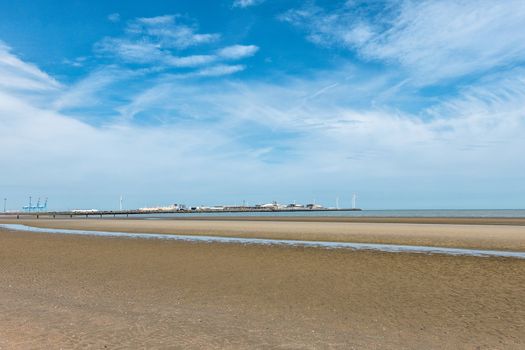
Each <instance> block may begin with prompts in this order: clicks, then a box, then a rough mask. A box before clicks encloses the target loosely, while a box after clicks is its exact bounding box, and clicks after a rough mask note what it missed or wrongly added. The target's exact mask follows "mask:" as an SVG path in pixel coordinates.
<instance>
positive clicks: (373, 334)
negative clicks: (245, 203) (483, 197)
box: [0, 219, 525, 349]
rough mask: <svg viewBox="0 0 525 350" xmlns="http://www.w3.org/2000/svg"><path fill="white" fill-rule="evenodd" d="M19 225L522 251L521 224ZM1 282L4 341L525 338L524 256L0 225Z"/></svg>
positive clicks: (303, 342) (300, 344)
mask: <svg viewBox="0 0 525 350" xmlns="http://www.w3.org/2000/svg"><path fill="white" fill-rule="evenodd" d="M15 221H16V220H15ZM18 223H23V224H27V225H36V226H40V227H55V228H58V227H60V228H72V229H90V230H91V229H97V230H115V231H116V230H119V231H128V232H151V233H153V232H161V233H186V234H188V233H192V234H217V235H234V236H243V235H245V236H250V237H255V236H257V237H260V236H264V235H266V236H270V237H280V238H301V239H319V238H322V239H325V240H332V239H339V240H345V241H354V240H358V239H363V240H365V239H366V240H367V241H374V240H376V241H382V242H385V241H388V242H396V243H399V242H405V243H406V242H430V243H431V244H434V245H442V244H443V243H447V244H448V246H469V247H483V248H487V247H491V248H494V247H497V248H500V249H513V250H523V249H524V247H525V243H524V240H525V238H524V233H523V232H524V231H523V230H524V227H520V226H513V225H485V224H478V225H459V224H452V225H447V224H433V225H430V224H426V225H425V224H406V223H401V224H385V223H341V222H339V223H338V222H278V221H268V220H266V221H263V222H261V221H239V220H231V221H224V220H216V221H211V220H201V221H199V220H167V221H163V220H95V219H88V220H80V219H79V220H55V221H53V220H34V221H26V220H19V221H18ZM385 225H386V226H385ZM0 280H1V281H2V283H1V284H0V300H1V301H2V302H1V303H0V314H1V315H2V317H1V318H0V347H1V348H5V349H33V348H52V349H58V348H94V349H104V348H108V349H119V348H122V349H123V348H148V349H172V348H181V349H182V348H184V349H187V348H190V349H191V348H193V349H202V348H206V349H214V348H215V349H224V348H227V349H245V348H257V349H261V348H262V349H265V348H266V349H274V348H281V349H334V348H336V349H352V348H354V349H393V348H399V349H522V348H523V347H525V335H524V334H525V298H523V295H525V287H524V286H525V261H524V260H520V259H509V258H478V257H458V256H445V255H424V254H407V253H397V254H396V253H381V252H367V251H351V250H327V249H316V248H302V247H279V246H256V245H248V246H246V245H237V244H217V243H214V244H208V243H190V242H178V241H160V240H140V239H122V238H103V237H82V236H67V235H57V234H37V233H27V232H21V231H9V230H5V229H0Z"/></svg>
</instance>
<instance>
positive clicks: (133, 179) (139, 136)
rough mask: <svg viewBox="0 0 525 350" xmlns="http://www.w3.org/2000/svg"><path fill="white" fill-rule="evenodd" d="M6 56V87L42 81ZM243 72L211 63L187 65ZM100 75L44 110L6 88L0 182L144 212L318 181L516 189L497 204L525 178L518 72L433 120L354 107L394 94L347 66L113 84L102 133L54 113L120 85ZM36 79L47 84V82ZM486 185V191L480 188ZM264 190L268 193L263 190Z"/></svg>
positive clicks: (470, 93) (386, 84)
mask: <svg viewBox="0 0 525 350" xmlns="http://www.w3.org/2000/svg"><path fill="white" fill-rule="evenodd" d="M7 52H8V51H7ZM3 55H4V56H2V57H3V58H2V60H3V61H7V62H15V63H14V64H10V66H9V67H10V68H9V69H4V70H0V81H2V80H3V78H5V77H7V76H9V75H13V74H15V73H13V72H17V71H20V72H26V71H29V72H31V74H30V76H33V77H36V78H35V79H36V81H38V82H40V81H41V80H42V79H44V78H46V77H48V76H47V75H46V74H45V73H43V72H42V71H40V70H39V69H38V67H35V66H34V65H27V63H25V62H23V61H22V60H20V59H19V58H17V57H15V56H13V55H12V54H10V53H9V54H5V53H3ZM8 56H9V57H8ZM3 61H2V62H3ZM17 67H20V69H18V68H17ZM242 69H244V66H242V65H231V66H229V65H217V64H214V65H212V66H210V67H208V66H206V67H203V68H202V69H200V70H195V71H192V72H190V73H191V74H194V75H199V74H201V75H219V74H232V73H234V72H235V71H239V70H242ZM106 73H108V72H105V73H100V74H97V73H96V72H95V73H93V74H92V76H91V77H88V78H86V79H85V81H83V82H82V81H81V82H79V83H77V84H76V85H74V86H70V87H65V88H63V91H64V92H63V94H62V96H61V98H59V99H58V100H56V99H54V98H49V101H50V102H49V103H48V104H47V105H44V104H42V103H38V104H35V103H33V101H32V100H31V99H27V98H25V97H26V96H25V95H20V94H19V93H18V92H17V93H15V92H13V91H12V90H9V89H0V149H10V150H16V152H0V164H2V169H3V171H2V173H1V174H0V185H1V186H4V187H3V188H4V189H5V188H6V186H7V187H8V186H12V187H13V188H14V187H16V186H21V185H24V186H26V187H24V191H28V192H29V191H31V190H33V191H34V189H35V188H36V189H38V190H39V191H41V192H42V191H45V192H46V194H49V195H52V198H51V200H52V201H53V200H57V199H56V197H57V196H59V195H57V193H58V194H60V191H63V192H64V193H65V194H64V195H63V198H62V199H61V203H62V204H61V206H68V204H67V203H76V205H80V206H104V205H106V206H107V204H106V203H107V201H108V199H111V196H114V197H115V199H116V198H117V197H118V195H119V194H120V193H124V194H126V193H127V194H130V193H132V194H135V195H136V197H137V198H139V199H137V201H135V202H133V203H130V206H142V205H143V200H142V199H141V198H143V197H147V196H148V195H152V196H154V197H156V198H159V197H161V198H166V200H167V201H168V199H169V201H168V203H169V202H171V201H183V202H186V203H188V204H189V203H195V201H202V202H209V201H211V200H213V199H216V198H221V199H223V200H224V201H229V200H232V199H234V198H238V197H236V196H240V198H241V199H245V198H243V196H247V197H248V199H250V198H253V199H254V200H261V201H262V200H265V199H266V200H272V199H276V200H290V196H293V197H296V199H298V200H308V199H310V200H311V197H312V196H315V195H316V193H315V192H314V191H316V190H315V189H317V191H319V192H321V194H322V196H325V197H322V196H319V195H317V199H318V200H321V201H325V202H326V196H332V194H333V196H334V197H335V195H340V193H338V192H337V191H343V190H342V189H349V191H350V188H352V190H353V189H355V188H357V189H361V191H363V192H365V193H366V192H367V193H368V196H372V195H376V196H377V197H378V198H380V199H381V198H383V197H384V196H388V195H391V196H394V195H397V194H399V193H400V192H402V193H403V195H404V197H405V198H411V196H415V195H417V193H416V192H417V189H415V188H417V186H420V188H422V191H423V192H424V193H425V194H427V193H428V191H431V190H432V188H434V187H436V188H439V186H446V189H447V191H445V192H447V193H452V192H455V191H456V192H458V193H463V192H461V191H466V190H465V187H466V186H467V187H468V186H470V188H471V192H470V194H473V193H474V194H476V193H480V192H481V191H485V190H487V191H492V192H491V193H495V192H498V191H503V192H504V193H509V194H511V196H510V197H509V198H507V199H503V200H502V202H501V203H503V204H501V206H504V205H506V203H518V202H519V200H521V198H522V197H523V195H525V193H523V187H521V189H520V188H517V187H516V186H515V185H516V184H521V182H522V180H523V179H522V177H523V176H522V174H523V173H524V172H525V163H524V162H523V161H522V160H521V158H520V157H519V150H522V149H525V139H524V138H523V137H522V135H523V134H524V133H525V110H524V107H523V103H522V101H523V99H524V98H525V73H524V71H523V70H521V69H513V70H509V71H508V72H507V74H505V75H504V76H501V75H497V76H496V75H495V76H493V77H492V78H489V77H487V78H486V80H484V81H483V82H481V83H480V84H479V85H477V86H471V87H469V88H465V89H464V90H462V91H461V93H460V94H459V95H458V96H457V97H455V98H449V99H444V100H443V101H441V102H440V103H439V104H437V105H435V106H433V107H432V108H428V110H427V111H426V112H425V116H429V117H430V118H421V116H419V115H413V114H410V113H403V112H400V111H397V110H394V109H393V108H388V107H385V106H382V108H373V107H370V106H367V108H363V109H359V108H356V107H355V106H353V102H354V101H358V100H362V99H374V98H377V96H378V95H380V94H381V93H382V92H383V91H386V90H389V89H390V90H392V89H393V90H395V86H396V84H397V83H398V81H396V80H395V79H389V78H388V77H384V76H373V74H372V73H370V74H369V73H367V72H364V73H363V72H361V74H362V75H359V72H353V71H352V69H351V67H342V68H341V69H340V70H337V71H332V72H319V73H318V74H317V75H313V76H309V77H308V78H303V79H301V78H282V77H281V78H280V79H279V80H274V81H272V80H267V82H265V83H263V82H258V81H245V82H242V81H236V80H233V79H232V80H227V79H224V80H220V81H217V80H214V81H208V80H207V79H199V83H198V84H197V83H195V82H193V81H192V80H191V79H186V80H181V79H177V78H176V77H175V78H174V79H170V78H169V77H166V79H165V80H162V79H154V80H148V78H147V77H145V78H144V79H143V82H142V85H139V86H138V87H137V86H135V87H134V89H124V90H122V91H119V94H121V95H122V96H121V100H122V101H123V102H121V104H120V105H119V106H118V108H117V109H118V111H120V112H121V114H122V118H121V119H115V120H108V121H107V123H104V125H103V126H102V127H93V126H90V125H88V124H87V123H84V122H81V121H79V120H76V119H73V118H72V117H71V116H68V115H67V114H65V113H64V112H60V111H57V110H56V108H57V106H62V107H74V106H83V105H85V103H84V102H83V101H87V102H88V103H92V102H96V101H97V97H96V96H99V95H102V94H104V93H105V92H106V93H108V92H109V91H112V90H114V89H113V87H112V82H113V81H114V80H112V79H109V78H108V79H107V80H105V74H106ZM113 73H114V72H113ZM113 73H112V74H113ZM20 74H22V73H20ZM23 74H26V73H23ZM15 75H16V74H15ZM90 79H91V80H90ZM139 80H142V79H139ZM43 81H48V83H49V84H50V85H51V86H53V85H54V83H53V82H54V79H52V78H50V77H48V78H46V79H44V80H43ZM25 88H26V89H33V90H31V91H44V92H43V93H44V94H46V93H48V94H50V95H49V96H50V97H52V96H54V95H53V94H55V93H56V92H50V91H53V89H50V90H45V89H41V87H39V86H38V85H35V86H33V85H25ZM137 90H140V92H139V93H134V92H130V91H137ZM398 96H399V94H397V93H396V94H395V96H393V97H391V98H393V99H395V98H397V97H398ZM349 100H350V102H351V103H349ZM63 109H66V108H63ZM86 114H88V112H86ZM75 117H76V116H75ZM147 118H152V119H154V120H159V119H161V120H162V123H161V124H160V123H148V120H147ZM20 155H24V161H20ZM232 169H234V170H235V171H234V172H232ZM35 171H37V172H38V176H34V174H35ZM232 174H233V175H232ZM487 179H488V180H487ZM485 180H487V181H490V183H491V184H492V187H491V188H489V189H486V188H485V187H484V186H483V181H485ZM166 183H169V184H170V185H169V187H167V186H166V185H165V184H166ZM27 184H30V185H27ZM392 184H395V186H390V185H392ZM392 187H396V188H392ZM396 191H397V192H396ZM520 191H521V192H520ZM4 192H5V191H4ZM167 192H169V193H168V194H166V193H167ZM319 192H318V193H319ZM10 193H11V194H9V193H8V195H9V196H10V197H11V195H12V194H13V195H14V194H16V190H11V192H10ZM33 193H34V192H33ZM280 193H281V194H283V196H284V197H282V199H281V197H279V194H280ZM327 193H328V195H327ZM23 194H24V195H25V194H26V193H23ZM272 194H276V196H275V198H267V197H268V196H272ZM18 195H20V194H18ZM467 195H468V193H467ZM89 196H97V197H99V198H101V200H100V201H99V202H97V200H96V199H89ZM162 196H164V197H162ZM301 196H303V197H301ZM487 196H488V197H489V198H490V194H487ZM53 197H54V198H53ZM363 197H365V198H366V194H364V195H363ZM91 198H94V197H91ZM412 198H413V197H412ZM454 198H455V197H454ZM68 201H69V202H68ZM432 201H433V200H432V199H429V200H428V201H427V203H430V202H432ZM64 203H66V204H64ZM92 203H93V204H92ZM369 203H370V204H369V205H368V206H372V205H373V204H374V203H371V202H369ZM382 203H383V202H382ZM448 203H449V205H450V204H452V205H455V203H456V202H455V201H454V200H450V201H449V202H448ZM470 203H481V202H477V201H472V202H470ZM486 203H488V202H486ZM198 204H201V203H198ZM363 205H364V206H367V204H366V203H364V204H363ZM375 205H376V206H377V205H381V204H377V203H376V204H375ZM393 205H395V203H394V204H393ZM478 205H484V204H478Z"/></svg>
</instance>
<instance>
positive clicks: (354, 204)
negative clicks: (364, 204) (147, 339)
mask: <svg viewBox="0 0 525 350" xmlns="http://www.w3.org/2000/svg"><path fill="white" fill-rule="evenodd" d="M356 202H357V194H355V193H353V194H352V209H355V208H356Z"/></svg>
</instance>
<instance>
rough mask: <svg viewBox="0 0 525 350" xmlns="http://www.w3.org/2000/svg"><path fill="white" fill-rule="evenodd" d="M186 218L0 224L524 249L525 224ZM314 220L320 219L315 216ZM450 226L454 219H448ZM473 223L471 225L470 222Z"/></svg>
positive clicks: (40, 221) (24, 221)
mask: <svg viewBox="0 0 525 350" xmlns="http://www.w3.org/2000/svg"><path fill="white" fill-rule="evenodd" d="M273 219H274V220H272V219H269V218H268V219H266V220H253V219H252V218H249V219H248V218H245V219H243V220H241V219H239V218H236V219H233V220H224V219H222V220H220V219H217V220H212V219H209V218H208V219H204V220H203V219H192V220H189V219H186V220H169V219H168V220H165V219H163V220H133V219H129V220H126V219H117V220H114V219H56V220H53V219H42V218H41V219H39V220H34V219H21V220H16V219H15V220H0V223H2V222H4V223H5V222H10V223H18V224H25V225H29V226H36V227H46V228H68V229H78V230H97V231H124V232H144V233H167V234H170V233H172V234H189V235H216V236H231V237H256V238H274V239H299V240H313V241H334V242H358V243H387V244H404V245H426V246H440V247H457V248H475V249H496V250H513V251H525V226H517V225H489V224H472V225H467V224H445V223H442V224H426V223H377V222H366V223H363V222H340V221H332V220H331V219H330V218H324V221H278V220H279V219H277V218H273ZM319 220H321V219H320V218H319ZM452 222H454V221H452ZM474 222H476V221H474Z"/></svg>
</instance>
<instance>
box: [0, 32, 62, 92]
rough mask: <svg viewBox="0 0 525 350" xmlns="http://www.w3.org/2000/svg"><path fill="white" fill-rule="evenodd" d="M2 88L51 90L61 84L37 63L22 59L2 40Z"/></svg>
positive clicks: (0, 58)
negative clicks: (37, 65)
mask: <svg viewBox="0 0 525 350" xmlns="http://www.w3.org/2000/svg"><path fill="white" fill-rule="evenodd" d="M0 76H1V77H2V79H0V89H9V90H26V91H34V90H51V89H58V88H60V86H61V84H60V83H59V82H58V81H57V80H56V79H54V78H53V77H51V76H49V75H48V74H46V73H45V72H43V71H41V70H40V69H38V67H36V66H35V65H33V64H31V63H27V62H24V61H22V60H21V59H20V58H18V57H17V56H16V55H14V54H13V53H12V52H11V49H10V48H9V47H8V46H7V45H5V44H4V43H2V42H1V41H0Z"/></svg>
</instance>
